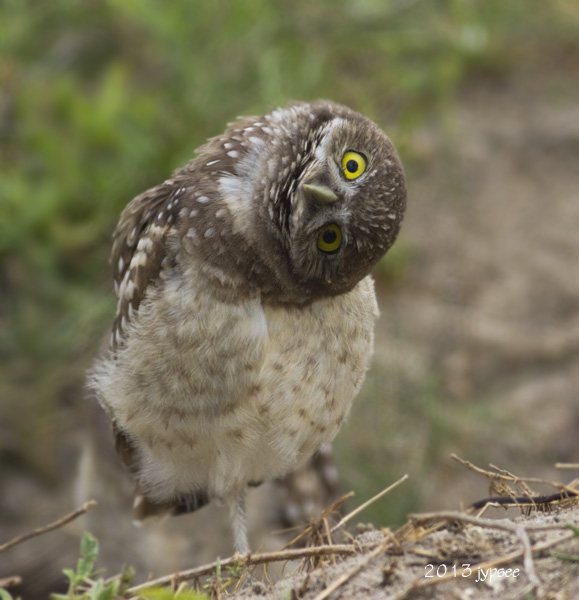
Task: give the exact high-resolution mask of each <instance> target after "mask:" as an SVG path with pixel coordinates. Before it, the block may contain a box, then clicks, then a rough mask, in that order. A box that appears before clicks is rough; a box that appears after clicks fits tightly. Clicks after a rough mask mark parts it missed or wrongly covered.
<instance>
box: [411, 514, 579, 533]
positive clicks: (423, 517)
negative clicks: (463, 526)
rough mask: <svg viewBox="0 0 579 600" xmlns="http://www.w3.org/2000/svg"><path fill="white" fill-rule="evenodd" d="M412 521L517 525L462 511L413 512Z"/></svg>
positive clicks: (514, 529) (515, 528)
mask: <svg viewBox="0 0 579 600" xmlns="http://www.w3.org/2000/svg"><path fill="white" fill-rule="evenodd" d="M408 518H409V519H410V520H411V521H412V522H413V523H418V524H420V525H423V524H425V523H439V522H440V524H444V523H448V522H452V521H458V522H460V523H469V524H471V525H478V526H479V527H484V528H489V529H502V530H504V531H511V532H513V533H517V531H518V527H519V525H518V524H516V523H513V522H512V521H508V520H506V519H500V520H498V519H482V518H480V517H474V516H472V515H467V514H464V513H459V512H453V511H446V512H435V513H422V514H413V515H409V517H408ZM524 528H525V530H526V531H554V530H558V529H567V525H527V526H525V527H524Z"/></svg>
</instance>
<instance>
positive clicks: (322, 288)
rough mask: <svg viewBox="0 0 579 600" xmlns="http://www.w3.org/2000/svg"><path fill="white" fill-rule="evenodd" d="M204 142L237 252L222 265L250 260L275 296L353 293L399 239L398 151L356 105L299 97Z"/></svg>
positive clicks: (253, 273) (401, 184)
mask: <svg viewBox="0 0 579 600" xmlns="http://www.w3.org/2000/svg"><path fill="white" fill-rule="evenodd" d="M201 151H202V156H201V157H199V158H202V159H203V160H202V162H203V165H204V166H205V168H206V169H207V170H210V168H211V167H213V168H214V169H219V171H218V174H219V177H218V188H219V197H215V196H214V197H213V198H212V200H213V202H212V203H211V204H214V203H215V207H216V208H215V209H214V210H215V214H218V211H219V210H221V211H223V210H226V211H227V213H228V214H227V219H225V221H224V222H223V225H224V226H226V227H227V228H228V232H229V234H230V235H227V236H226V237H227V240H228V241H227V242H226V243H225V245H227V244H228V243H229V241H231V248H230V251H231V255H230V256H229V257H228V256H227V255H228V254H229V250H224V249H223V247H222V248H221V249H220V251H219V255H220V263H221V267H220V268H221V269H222V270H223V269H224V265H226V264H231V266H232V267H235V270H236V272H237V273H239V272H240V270H241V271H243V270H244V269H249V271H248V272H247V277H248V280H249V281H251V283H252V284H253V285H255V283H256V282H259V283H258V287H259V290H260V292H261V293H263V294H264V295H267V296H269V297H271V298H272V299H273V300H277V301H280V302H307V301H310V300H312V299H315V298H317V297H322V296H329V295H336V294H341V293H344V292H347V291H349V290H351V289H352V288H353V287H354V286H355V285H356V284H357V283H358V282H359V281H360V280H361V279H362V278H364V277H365V276H366V275H367V274H369V272H370V271H371V269H372V267H373V266H374V265H375V264H376V263H377V262H378V260H380V258H381V257H382V256H383V255H384V254H385V253H386V251H387V250H388V249H389V248H390V246H391V245H392V244H393V242H394V240H395V239H396V236H397V234H398V231H399V228H400V225H401V221H402V217H403V214H404V209H405V204H406V187H405V181H404V173H403V170H402V166H401V164H400V160H399V158H398V155H397V153H396V150H395V148H394V146H393V145H392V142H391V141H390V140H389V139H388V137H386V135H384V133H382V131H381V130H380V129H379V128H378V127H377V126H376V125H375V124H374V123H372V122H371V121H370V120H369V119H367V118H365V117H363V116H362V115H360V114H358V113H356V112H354V111H352V110H350V109H349V108H346V107H344V106H339V105H336V104H333V103H331V102H326V101H321V102H317V103H312V104H309V103H296V104H292V105H290V106H289V107H288V108H285V109H278V110H276V111H274V112H272V113H270V114H268V115H264V116H261V117H250V118H243V119H241V120H240V121H238V122H236V123H234V124H232V125H230V128H229V129H228V130H227V131H226V132H225V134H224V135H222V136H220V137H218V138H213V139H212V140H210V141H209V143H208V144H207V145H206V146H204V147H203V148H202V149H201ZM199 158H198V159H197V160H196V161H195V162H197V161H198V160H199ZM208 174H209V173H208ZM205 181H207V179H206V180H205ZM222 231H223V230H222ZM211 256H213V257H215V255H214V253H212V252H210V253H209V254H208V255H207V256H206V258H208V259H209V260H211ZM233 263H235V264H233Z"/></svg>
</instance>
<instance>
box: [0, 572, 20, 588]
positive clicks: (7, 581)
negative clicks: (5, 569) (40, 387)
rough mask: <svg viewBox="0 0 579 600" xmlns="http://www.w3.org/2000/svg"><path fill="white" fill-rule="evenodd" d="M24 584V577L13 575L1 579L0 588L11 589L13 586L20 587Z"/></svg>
mask: <svg viewBox="0 0 579 600" xmlns="http://www.w3.org/2000/svg"><path fill="white" fill-rule="evenodd" d="M21 583H22V577H20V576H19V575H12V576H11V577H4V578H2V579H0V588H9V587H12V586H13V585H20V584H21Z"/></svg>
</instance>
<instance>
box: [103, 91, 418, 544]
mask: <svg viewBox="0 0 579 600" xmlns="http://www.w3.org/2000/svg"><path fill="white" fill-rule="evenodd" d="M197 152H198V155H197V157H196V158H194V159H193V160H192V161H191V162H189V163H188V164H187V165H185V166H184V167H182V168H180V169H177V170H176V171H175V173H174V174H173V177H172V178H171V179H168V180H167V181H165V182H164V183H162V184H161V185H158V186H157V187H154V188H152V189H150V190H148V191H146V192H145V193H143V194H141V195H140V196H137V197H136V198H135V199H134V200H132V202H130V203H129V204H128V206H127V207H126V208H125V210H124V211H123V213H122V215H121V218H120V221H119V224H118V226H117V228H116V231H115V234H114V245H113V250H112V258H111V260H112V263H113V267H114V280H115V291H116V295H117V297H118V308H117V314H116V318H115V321H114V325H113V333H112V340H111V351H110V354H109V356H108V357H106V358H105V359H104V360H101V361H100V362H99V363H98V364H97V365H96V367H95V369H94V370H93V373H92V377H91V380H92V386H93V388H94V390H95V391H96V395H97V397H98V399H99V401H100V403H101V404H102V406H103V407H104V409H105V411H106V412H107V414H108V416H109V417H110V419H111V422H112V425H113V429H114V433H115V437H116V446H117V450H118V452H119V454H120V456H121V457H122V459H123V461H124V462H125V463H126V465H127V466H128V468H129V469H130V471H131V473H132V474H133V476H134V478H135V480H136V485H137V494H136V499H135V506H134V507H135V513H136V516H137V517H144V516H147V515H150V514H154V513H159V512H162V511H166V510H170V511H172V512H173V513H181V512H188V511H192V510H195V509H197V508H200V507H201V506H203V505H204V504H206V503H207V502H209V500H211V499H212V498H218V499H221V500H222V501H223V502H224V503H225V504H226V505H227V506H228V507H229V510H230V518H231V523H232V530H233V538H234V544H235V549H236V550H237V551H238V552H240V553H242V554H245V553H247V552H248V551H249V544H248V541H247V533H246V525H245V494H246V490H247V487H248V485H255V484H259V483H260V482H262V481H263V480H266V479H271V478H276V477H280V476H283V475H285V474H287V473H289V472H291V471H292V470H294V469H296V468H297V467H299V466H301V465H302V464H304V463H305V462H306V461H307V460H308V459H309V458H310V457H311V456H312V454H313V453H314V452H316V450H317V449H318V448H320V446H321V445H322V444H325V443H328V442H330V441H331V440H332V439H333V438H334V436H335V435H336V433H337V432H338V430H339V428H340V425H341V424H342V422H343V421H344V419H345V418H346V416H347V414H348V412H349V410H350V406H351V404H352V400H353V399H354V397H355V396H356V394H357V392H358V390H359V389H360V386H361V384H362V380H363V378H364V374H365V372H366V370H367V368H368V363H369V360H370V356H371V353H372V350H373V328H374V322H375V320H376V318H377V315H378V309H377V303H376V296H375V293H374V285H373V280H372V278H371V277H370V275H369V273H370V271H371V269H372V267H373V266H374V265H375V264H376V263H377V262H378V260H379V259H380V258H381V257H382V256H383V255H384V253H385V252H386V251H387V250H388V248H390V246H391V245H392V243H393V242H394V240H395V238H396V235H397V233H398V230H399V228H400V224H401V221H402V217H403V213H404V208H405V202H406V188H405V182H404V174H403V170H402V167H401V164H400V161H399V159H398V156H397V153H396V150H395V148H394V146H393V145H392V143H391V142H390V140H389V139H388V138H387V137H386V136H385V135H384V134H383V133H382V132H381V131H380V130H379V129H378V127H376V125H374V124H373V123H372V122H371V121H369V120H368V119H366V118H365V117H363V116H361V115H359V114H358V113H356V112H354V111H352V110H350V109H349V108H346V107H344V106H339V105H337V104H333V103H331V102H327V101H321V102H316V103H312V104H309V103H295V104H291V105H290V106H289V107H287V108H285V109H278V110H275V111H273V112H272V113H270V114H268V115H264V116H261V117H244V118H241V119H239V120H238V121H237V122H235V123H233V124H230V125H229V127H228V129H227V130H226V131H225V133H224V134H223V135H221V136H219V137H215V138H212V139H210V140H209V141H208V142H207V144H205V145H204V146H202V147H201V148H199V149H198V151H197Z"/></svg>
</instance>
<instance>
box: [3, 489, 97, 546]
mask: <svg viewBox="0 0 579 600" xmlns="http://www.w3.org/2000/svg"><path fill="white" fill-rule="evenodd" d="M96 504H97V503H96V500H89V501H88V502H85V503H84V504H83V505H82V506H81V507H80V508H77V509H76V510H73V511H72V512H71V513H69V514H68V515H66V516H64V517H62V519H58V521H54V523H50V524H49V525H45V526H44V527H39V528H38V529H35V530H34V531H30V532H28V533H25V534H24V535H20V536H18V537H15V538H14V539H12V540H10V541H8V542H6V543H4V544H1V545H0V552H4V550H8V549H9V548H12V547H13V546H16V545H18V544H21V543H22V542H25V541H27V540H29V539H31V538H34V537H38V536H39V535H44V534H45V533H48V532H49V531H54V530H55V529H59V528H60V527H63V526H64V525H66V524H67V523H70V522H71V521H74V519H77V518H78V517H80V516H81V515H84V513H86V512H88V511H89V510H90V509H91V508H94V507H95V506H96Z"/></svg>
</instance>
